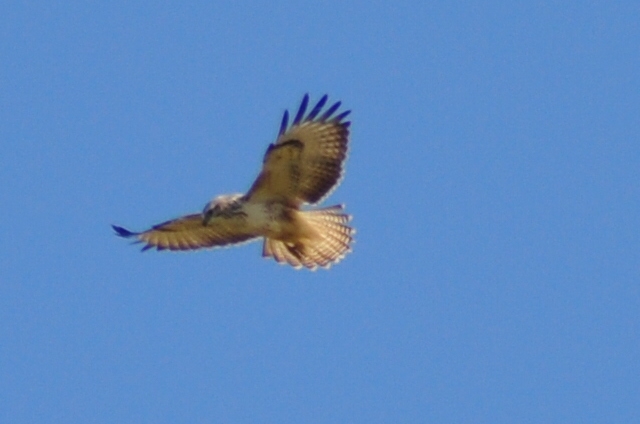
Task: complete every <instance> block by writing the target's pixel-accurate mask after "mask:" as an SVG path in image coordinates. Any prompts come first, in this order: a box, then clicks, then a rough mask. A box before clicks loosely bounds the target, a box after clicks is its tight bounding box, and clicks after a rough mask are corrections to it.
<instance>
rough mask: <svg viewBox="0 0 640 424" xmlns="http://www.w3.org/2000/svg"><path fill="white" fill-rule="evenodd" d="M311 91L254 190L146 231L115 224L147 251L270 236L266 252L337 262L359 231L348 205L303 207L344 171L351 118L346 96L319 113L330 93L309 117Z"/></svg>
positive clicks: (297, 261)
mask: <svg viewBox="0 0 640 424" xmlns="http://www.w3.org/2000/svg"><path fill="white" fill-rule="evenodd" d="M308 100H309V99H308V96H305V97H304V99H303V101H302V104H301V106H300V109H299V111H298V113H297V114H296V117H295V119H294V121H293V124H292V125H291V127H290V128H288V112H286V111H285V114H284V117H283V120H282V125H281V127H280V133H279V136H278V139H277V140H276V143H274V144H271V145H270V146H269V147H268V149H267V152H266V153H265V156H264V161H263V167H262V170H261V172H260V174H259V175H258V177H257V178H256V180H255V182H254V183H253V185H252V186H251V188H250V189H249V191H248V192H247V193H246V194H230V195H222V196H218V197H216V198H215V199H213V200H212V201H211V202H209V203H207V205H206V206H205V208H204V210H203V212H202V213H200V214H192V215H187V216H184V217H182V218H178V219H174V220H171V221H167V222H164V223H162V224H159V225H156V226H154V227H152V228H151V229H149V230H147V231H143V232H140V233H135V232H131V231H129V230H126V229H124V228H122V227H117V226H114V227H113V228H114V229H115V231H116V232H117V234H118V235H120V236H122V237H136V238H137V240H138V241H139V242H142V243H145V244H146V245H145V247H144V248H143V250H146V249H149V248H152V247H155V248H156V249H158V250H164V249H169V250H193V249H199V248H204V247H216V246H223V245H228V244H233V243H239V242H243V241H248V240H252V239H256V238H259V237H263V238H264V245H263V252H262V253H263V256H265V257H273V258H274V259H275V260H276V261H277V262H279V263H288V264H290V265H291V266H293V267H295V268H300V267H302V266H304V267H307V268H309V269H315V268H316V267H318V266H322V267H329V266H330V265H331V264H332V263H335V262H337V261H339V260H340V259H342V258H343V257H344V255H346V254H347V253H348V252H350V251H351V247H350V245H351V242H352V241H353V238H352V235H353V234H354V232H355V231H354V230H353V229H352V228H351V227H349V226H348V225H346V224H347V223H348V222H349V220H350V219H351V217H350V216H349V215H346V214H344V213H343V206H342V205H337V206H332V207H328V208H324V209H316V210H302V206H303V205H304V204H305V203H310V204H314V203H318V202H320V201H321V200H322V199H323V198H324V197H326V196H327V195H328V194H329V193H330V191H331V190H332V189H333V188H335V187H336V186H337V185H338V184H339V182H340V179H341V177H342V172H343V162H344V159H345V158H346V153H347V144H348V137H349V131H348V128H349V125H350V122H342V120H343V119H344V118H345V117H346V116H347V114H348V113H349V111H347V112H343V113H341V114H339V115H337V116H335V117H332V115H333V113H334V112H335V111H336V110H337V109H338V107H339V106H340V102H338V103H335V104H334V105H332V106H331V107H330V108H329V109H328V110H327V111H326V112H325V113H324V114H323V115H322V116H320V117H318V115H319V113H320V112H321V110H322V108H323V106H324V104H325V103H326V101H327V96H324V97H323V98H322V99H321V100H320V101H319V102H318V104H317V105H316V106H315V107H314V108H313V110H312V111H311V112H310V113H309V114H308V115H307V116H306V117H305V116H304V114H305V111H306V107H307V103H308Z"/></svg>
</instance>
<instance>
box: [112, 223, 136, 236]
mask: <svg viewBox="0 0 640 424" xmlns="http://www.w3.org/2000/svg"><path fill="white" fill-rule="evenodd" d="M111 227H112V228H113V230H114V231H115V232H116V235H118V236H120V237H125V238H128V237H133V236H135V235H137V233H134V232H133V231H129V230H127V229H126V228H122V227H118V226H117V225H112V226H111Z"/></svg>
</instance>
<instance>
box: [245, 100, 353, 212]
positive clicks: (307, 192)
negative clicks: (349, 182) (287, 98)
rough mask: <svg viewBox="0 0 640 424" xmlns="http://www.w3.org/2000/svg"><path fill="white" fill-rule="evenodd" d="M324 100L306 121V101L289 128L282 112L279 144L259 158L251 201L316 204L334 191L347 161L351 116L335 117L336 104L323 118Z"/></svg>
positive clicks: (287, 119)
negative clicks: (347, 118)
mask: <svg viewBox="0 0 640 424" xmlns="http://www.w3.org/2000/svg"><path fill="white" fill-rule="evenodd" d="M326 102H327V96H326V95H325V96H324V97H322V99H320V101H319V102H318V103H317V104H316V106H315V107H314V108H313V109H312V110H311V112H309V114H308V115H306V116H305V112H306V109H307V105H308V103H309V95H305V96H304V98H303V99H302V104H301V105H300V109H299V110H298V113H297V114H296V116H295V118H294V120H293V123H292V124H291V127H289V125H288V123H289V113H288V111H285V113H284V116H283V118H282V124H281V126H280V132H279V134H278V139H277V140H276V142H275V143H273V144H271V145H269V148H268V149H267V152H266V153H265V155H264V161H263V165H262V171H261V172H260V174H259V175H258V178H257V179H256V181H255V182H254V183H253V185H252V186H251V189H250V190H249V192H248V193H247V197H248V198H249V199H251V200H254V201H266V200H271V199H279V200H283V201H287V202H291V203H294V204H300V203H318V202H320V201H321V200H322V199H323V198H325V197H326V196H327V195H328V194H329V193H330V192H331V190H332V189H334V188H335V187H337V185H338V184H339V183H340V179H341V177H342V173H343V163H344V160H345V158H346V156H347V144H348V142H349V125H350V124H351V122H349V121H344V118H346V117H347V115H349V113H350V111H345V112H341V113H339V114H337V115H335V116H334V113H335V112H336V111H337V110H338V108H339V107H340V104H341V103H340V102H337V103H334V104H333V105H332V106H331V107H329V108H328V109H327V110H326V111H324V113H322V114H321V112H322V109H323V107H324V105H325V103H326Z"/></svg>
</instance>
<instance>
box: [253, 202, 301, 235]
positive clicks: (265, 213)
mask: <svg viewBox="0 0 640 424" xmlns="http://www.w3.org/2000/svg"><path fill="white" fill-rule="evenodd" d="M243 210H244V213H245V214H246V215H247V225H248V226H250V227H252V228H254V229H256V230H257V231H259V232H260V233H261V234H264V235H265V236H267V237H273V238H280V236H281V235H282V234H283V233H287V232H289V231H290V229H289V227H290V226H291V222H290V221H291V220H290V219H287V213H286V211H285V207H284V206H283V205H280V204H268V203H248V204H246V205H244V207H243Z"/></svg>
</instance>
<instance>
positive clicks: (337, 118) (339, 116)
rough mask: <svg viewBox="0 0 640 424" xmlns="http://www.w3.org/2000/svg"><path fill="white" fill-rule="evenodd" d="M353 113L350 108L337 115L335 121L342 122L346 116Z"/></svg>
mask: <svg viewBox="0 0 640 424" xmlns="http://www.w3.org/2000/svg"><path fill="white" fill-rule="evenodd" d="M350 113H351V111H350V110H345V111H344V112H342V113H341V114H340V115H337V116H336V117H335V118H333V121H336V122H340V121H342V120H343V119H344V118H346V117H347V116H349V114H350Z"/></svg>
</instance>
